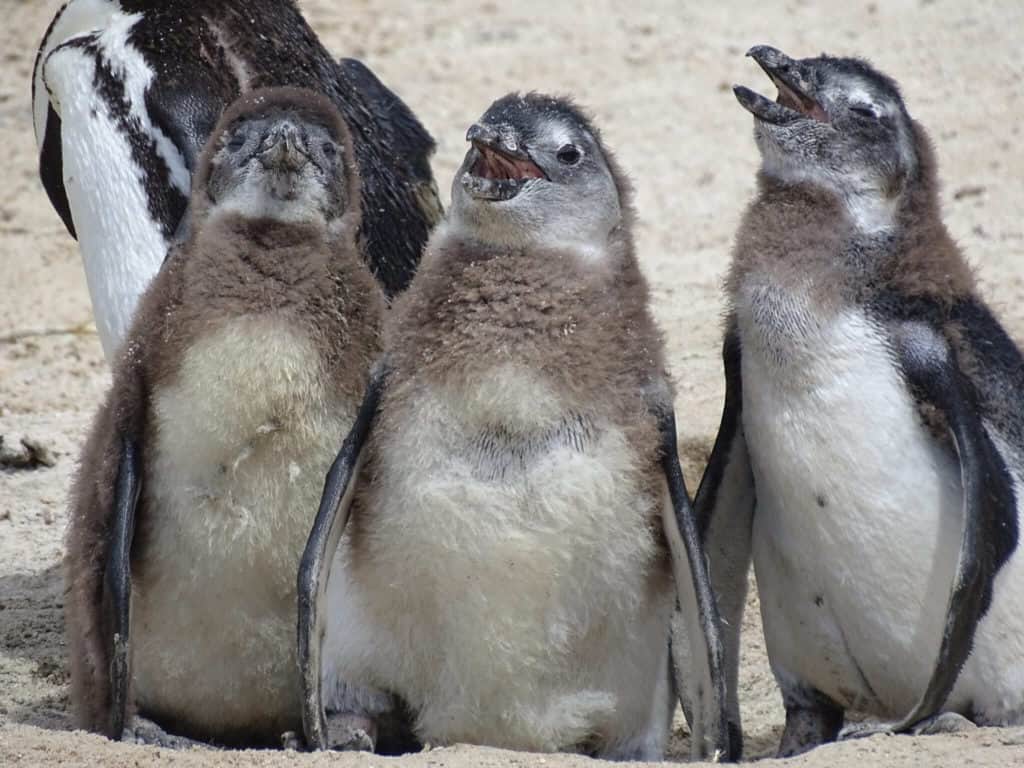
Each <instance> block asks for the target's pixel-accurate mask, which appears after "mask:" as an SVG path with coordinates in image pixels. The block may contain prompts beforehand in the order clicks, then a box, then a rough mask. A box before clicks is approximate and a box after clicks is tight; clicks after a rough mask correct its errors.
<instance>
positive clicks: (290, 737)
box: [281, 731, 306, 752]
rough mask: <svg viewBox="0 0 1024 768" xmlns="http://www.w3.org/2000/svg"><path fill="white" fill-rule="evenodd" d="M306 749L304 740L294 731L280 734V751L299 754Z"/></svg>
mask: <svg viewBox="0 0 1024 768" xmlns="http://www.w3.org/2000/svg"><path fill="white" fill-rule="evenodd" d="M305 748H306V740H305V739H303V738H302V737H301V736H299V734H297V733H296V732H295V731H285V732H284V733H282V734H281V749H284V750H289V749H290V750H292V751H294V752H299V751H301V750H304V749H305Z"/></svg>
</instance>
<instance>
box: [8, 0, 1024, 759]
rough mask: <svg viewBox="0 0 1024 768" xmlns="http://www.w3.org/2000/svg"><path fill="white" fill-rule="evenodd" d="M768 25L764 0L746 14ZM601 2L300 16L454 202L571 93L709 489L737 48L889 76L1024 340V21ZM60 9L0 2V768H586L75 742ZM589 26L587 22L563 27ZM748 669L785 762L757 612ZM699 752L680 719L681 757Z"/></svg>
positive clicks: (939, 751)
mask: <svg viewBox="0 0 1024 768" xmlns="http://www.w3.org/2000/svg"><path fill="white" fill-rule="evenodd" d="M751 5H753V4H751ZM824 5H825V4H818V5H815V4H812V3H810V2H805V1H804V0H787V1H786V2H780V1H779V0H770V1H767V2H759V3H757V4H756V10H751V9H750V8H748V7H746V4H744V3H739V2H732V1H730V0H718V2H715V3H711V4H700V7H697V6H698V4H695V3H690V4H685V6H684V5H683V4H681V3H678V2H667V1H666V2H653V1H650V0H646V1H644V2H635V3H630V4H629V7H628V8H624V7H620V6H619V5H616V4H613V3H610V2H607V0H599V1H597V2H590V3H588V4H587V5H586V10H584V9H583V5H582V4H568V3H554V2H550V1H549V0H548V1H546V2H539V1H537V0H528V1H527V2H519V3H507V4H503V3H496V2H484V3H479V4H478V3H473V2H469V0H447V1H446V2H440V1H439V2H431V3H426V2H422V3H415V4H413V3H401V2H397V0H388V1H387V2H384V1H378V2H373V3H371V2H369V1H368V0H350V1H349V2H344V3H342V2H330V1H329V0H316V1H315V2H314V1H313V0H309V1H308V2H305V3H303V7H304V9H305V11H306V13H307V15H308V18H309V19H310V21H311V23H312V24H313V26H314V27H315V28H316V29H317V31H318V32H319V33H320V35H321V36H322V38H323V40H324V42H325V44H326V45H327V46H328V47H329V48H330V49H331V50H333V51H335V52H336V53H338V54H339V55H347V56H357V57H360V58H362V59H363V60H364V61H366V62H367V63H368V64H369V65H370V66H371V67H372V68H373V69H374V70H375V71H376V72H377V73H378V75H379V76H380V77H381V78H382V79H383V80H384V81H385V82H386V83H388V84H389V85H390V86H391V87H392V88H394V89H395V90H396V91H397V92H398V93H400V94H401V96H402V97H403V98H404V99H405V100H406V101H407V102H408V103H409V105H410V106H411V107H412V108H413V110H414V111H416V113H417V114H418V115H419V116H420V118H421V119H422V120H423V122H424V123H425V125H426V126H427V127H428V128H429V129H430V131H431V132H432V133H433V135H434V136H435V137H436V139H437V142H438V150H437V154H436V157H435V162H434V170H435V173H436V176H437V179H438V181H439V184H440V185H441V187H442V189H443V190H444V194H445V197H447V187H448V185H449V183H450V180H451V178H452V175H453V172H454V170H455V168H456V167H457V165H458V163H459V161H460V160H461V157H462V154H463V152H464V143H463V136H464V133H465V130H466V127H467V126H468V125H469V124H470V122H472V120H473V119H474V118H476V117H477V116H478V115H479V114H480V113H481V112H482V111H483V110H484V109H485V108H486V106H487V105H488V104H489V103H490V102H491V101H492V100H493V99H494V98H496V97H497V96H500V95H502V94H504V93H505V92H507V91H509V90H513V89H539V90H546V91H553V92H559V93H571V94H574V95H575V96H576V97H577V98H578V99H579V100H580V101H581V102H582V103H583V104H585V105H587V106H589V107H590V108H591V109H592V111H593V112H594V114H595V115H596V117H597V120H598V121H599V125H600V126H601V127H602V129H603V131H604V134H605V137H606V139H607V141H608V143H609V144H610V145H611V146H612V147H613V148H615V149H616V150H617V152H618V155H619V157H620V159H621V161H622V163H623V165H624V166H625V167H626V169H628V171H629V172H630V173H631V175H632V177H633V179H634V181H635V183H636V187H637V193H638V196H637V202H638V207H639V211H640V226H639V231H638V249H639V253H640V256H641V260H642V263H643V267H644V270H645V271H646V273H647V275H648V276H649V278H650V280H651V283H652V285H653V287H654V296H655V305H656V312H657V317H658V320H659V321H660V323H661V325H662V326H663V328H664V330H665V332H666V335H667V338H668V345H669V359H670V360H671V365H672V368H673V373H674V375H675V377H676V379H677V381H678V383H679V396H678V401H677V403H676V405H677V410H678V414H679V421H680V428H681V431H682V436H683V443H682V446H683V449H684V450H683V454H684V456H683V459H684V463H685V465H686V472H687V478H688V481H689V482H690V486H691V488H695V487H696V482H697V479H698V478H699V476H700V472H701V471H702V469H703V462H704V459H705V457H706V455H707V452H708V450H709V448H710V444H711V441H712V440H713V438H714V431H715V428H716V426H717V423H718V418H719V415H720V409H721V398H722V373H721V363H720V358H719V351H718V350H719V337H720V314H721V291H720V281H721V277H722V274H723V272H724V270H725V268H726V265H727V263H728V257H729V248H730V243H731V240H732V236H733V232H734V230H735V227H736V224H737V221H738V218H739V216H740V213H741V211H742V209H743V206H744V204H745V202H746V201H747V200H748V199H749V197H750V194H751V190H752V187H753V180H754V172H755V170H756V166H757V152H756V149H755V147H754V144H753V141H752V139H751V120H750V117H749V115H747V114H746V113H744V112H743V111H742V110H741V109H740V108H739V107H738V106H737V104H736V103H735V100H734V99H733V96H732V94H731V93H730V85H731V84H732V83H734V82H742V83H746V84H749V85H751V86H752V87H755V88H765V89H767V90H769V91H770V88H769V87H768V86H767V85H766V80H765V79H764V78H763V76H762V75H761V74H760V72H759V70H758V69H757V67H756V66H755V65H754V64H753V63H752V62H751V61H749V60H747V59H744V57H743V52H744V51H745V50H746V49H747V48H748V47H749V46H750V45H753V44H756V43H770V44H773V45H776V46H778V47H779V48H781V49H783V50H785V51H787V52H789V53H792V54H794V55H812V54H815V53H818V52H820V51H822V50H825V51H828V52H830V53H835V54H857V55H863V56H867V57H869V58H871V59H872V60H873V61H874V62H875V63H876V64H878V65H879V66H880V67H881V68H883V69H884V70H885V71H887V72H889V73H890V74H892V75H893V76H895V77H896V78H897V79H898V80H899V81H900V83H901V84H902V87H903V90H904V93H905V96H906V100H907V103H908V105H909V108H910V111H911V113H912V114H913V115H914V116H915V117H917V118H918V119H919V120H921V121H922V122H923V123H924V124H925V125H926V126H927V127H928V128H929V129H930V131H931V134H932V136H933V138H934V140H935V142H936V145H937V149H938V156H939V160H940V169H941V175H942V178H943V179H944V180H945V187H944V192H943V202H944V209H945V215H946V221H947V223H948V225H949V227H950V229H951V230H952V232H953V234H954V236H955V237H956V238H957V240H958V241H959V242H960V243H961V244H962V245H963V247H964V249H965V251H966V252H967V253H968V255H969V257H970V259H971V261H972V262H973V263H974V264H975V265H976V267H977V269H978V273H979V276H980V279H981V284H982V287H983V290H984V293H985V295H986V297H987V298H988V299H989V301H990V302H991V303H992V305H993V306H994V307H995V309H996V311H997V312H998V314H999V315H1000V317H1001V318H1002V319H1003V321H1004V322H1005V323H1006V325H1007V327H1008V328H1009V330H1010V332H1011V333H1012V334H1013V335H1014V336H1015V337H1016V338H1018V339H1024V284H1022V275H1024V269H1022V267H1021V258H1022V257H1024V221H1022V218H1021V212H1022V211H1024V184H1022V183H1021V179H1022V178H1024V154H1022V153H1021V152H1020V145H1021V141H1022V139H1024V137H1022V135H1021V127H1020V122H1021V118H1022V117H1024V67H1022V63H1021V62H1022V59H1021V55H1020V42H1021V30H1022V29H1024V4H1022V3H1019V2H1016V1H1015V0H1006V1H1005V2H1001V3H1000V2H973V3H961V2H957V1H956V0H920V1H919V2H918V1H913V2H911V1H910V0H900V1H897V2H884V3H882V2H877V3H875V2H862V3H836V4H835V7H834V8H831V7H824ZM57 6H58V3H57V2H55V0H46V1H45V2H42V1H40V2H36V1H33V0H3V3H2V4H0V11H2V13H3V15H4V17H5V18H4V21H3V23H0V61H2V63H0V146H2V147H3V157H4V159H5V161H6V167H4V168H3V170H2V173H0V436H2V437H3V440H4V446H3V448H2V450H3V451H7V450H9V449H12V448H14V449H19V448H20V446H19V441H20V439H21V437H23V436H25V437H27V438H29V439H30V440H34V441H36V442H37V443H39V444H41V445H42V446H43V447H44V448H46V449H48V450H49V451H50V452H51V453H52V455H53V458H54V459H55V464H54V466H52V467H47V466H41V467H39V468H37V469H21V470H0V765H41V764H60V765H89V766H95V765H109V766H149V765H155V764H157V763H158V762H160V763H162V762H174V763H175V764H177V765H181V766H200V765H201V766H229V765H243V764H244V765H261V766H262V765H268V766H269V765H285V764H288V765H300V764H301V765H310V766H312V765H327V764H332V765H358V766H380V765H384V764H394V765H396V766H403V767H404V766H409V767H410V768H412V767H413V766H448V767H449V768H468V767H469V766H478V765H479V766H505V765H518V766H540V765H544V766H551V767H552V768H559V767H561V766H576V765H583V764H584V763H585V762H586V759H585V758H580V757H574V756H556V755H544V756H541V755H530V754H522V753H510V752H502V751H496V750H491V749H482V748H477V747H468V746H457V747H452V748H447V749H438V750H432V751H429V752H425V753H422V754H419V755H411V756H407V757H404V758H400V759H393V760H385V759H383V758H379V757H374V756H371V755H365V754H359V755H344V756H340V755H298V754H295V753H275V752H263V753H238V752H218V751H213V750H199V751H191V752H186V753H171V752H168V751H167V750H157V749H153V748H149V747H138V746H128V745H121V744H115V743H112V742H109V741H107V740H105V739H103V738H101V737H97V736H93V735H87V734H84V733H80V732H72V731H71V730H70V728H71V724H70V719H69V715H68V697H67V683H68V671H67V662H66V659H65V644H64V640H63V622H62V618H61V603H62V599H63V596H62V586H61V576H60V569H59V560H60V556H61V551H62V533H63V530H64V526H65V524H66V519H67V515H66V510H65V507H66V494H67V488H68V484H69V479H70V476H71V473H72V471H73V468H74V464H75V461H76V456H77V453H78V451H79V449H80V447H81V444H82V441H83V438H84V433H85V430H86V428H87V426H88V423H89V420H90V418H91V415H92V413H93V412H94V410H95V409H96V407H97V405H98V402H99V399H100V397H101V396H102V394H103V392H104V391H105V389H106V387H107V386H108V385H109V372H108V369H107V365H106V363H105V362H104V360H103V356H102V353H101V350H100V345H99V341H98V338H97V337H96V334H95V329H94V328H93V326H92V324H91V321H92V315H91V309H90V305H89V297H88V293H87V291H86V287H85V280H84V275H83V272H82V267H81V261H80V257H79V255H78V252H77V249H76V245H75V243H74V241H73V240H72V239H71V238H70V237H69V236H68V235H67V233H66V232H65V230H64V228H63V226H62V225H61V223H60V220H59V219H58V217H57V215H56V213H54V211H53V210H52V209H51V207H50V205H49V203H48V201H47V199H46V196H45V194H44V193H43V190H42V187H41V186H40V184H39V181H38V178H37V175H36V150H35V143H34V140H33V136H32V126H31V115H30V105H29V84H30V76H31V68H32V62H33V57H34V56H35V51H36V44H37V41H38V40H39V38H40V37H41V36H42V34H43V31H44V29H45V28H46V25H47V24H48V23H49V21H50V18H51V16H52V14H53V12H54V11H55V9H56V8H57ZM570 6H576V7H570ZM744 642H745V649H744V657H743V668H742V672H741V696H742V701H743V715H744V729H745V733H746V738H747V745H748V754H750V755H751V756H759V755H766V754H770V753H771V751H772V749H773V747H774V745H775V743H776V742H777V739H778V735H779V733H780V731H781V726H782V720H783V713H782V707H781V702H780V699H779V695H778V692H777V689H776V688H775V685H774V682H773V680H772V677H771V673H770V671H769V669H768V665H767V659H766V656H765V653H764V647H763V641H762V640H761V631H760V620H759V614H758V607H757V601H756V594H754V593H753V592H752V594H751V601H750V610H749V611H748V613H747V619H746V623H745V625H744ZM1021 743H1022V737H1021V733H1020V732H1018V731H1016V730H1006V731H998V730H991V729H978V730H975V731H972V732H970V733H968V734H966V735H955V736H932V737H922V738H915V737H909V736H900V737H885V736H879V737H874V738H871V739H867V740H860V741H854V742H847V743H842V744H836V745H830V746H827V747H823V748H820V749H818V750H815V751H813V752H811V753H809V754H808V755H806V756H803V757H801V758H798V759H795V760H792V761H790V763H791V764H793V765H807V766H858V768H865V767H866V766H883V765H884V766H890V765H891V766H904V765H907V766H909V765H923V764H924V765H957V766H959V765H966V764H973V765H979V766H997V765H998V766H1002V765H1008V764H1011V763H1014V762H1017V763H1021V764H1024V746H1021ZM686 754H687V746H686V740H685V728H684V726H683V725H682V720H681V718H680V717H677V725H676V733H675V735H674V737H673V742H672V749H671V751H670V758H671V759H675V760H678V759H683V758H685V756H686Z"/></svg>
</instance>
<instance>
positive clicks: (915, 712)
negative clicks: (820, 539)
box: [893, 322, 1015, 732]
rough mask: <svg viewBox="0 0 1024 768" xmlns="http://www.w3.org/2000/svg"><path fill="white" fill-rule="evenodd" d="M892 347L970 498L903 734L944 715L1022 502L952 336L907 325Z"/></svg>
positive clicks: (902, 724) (898, 332)
mask: <svg viewBox="0 0 1024 768" xmlns="http://www.w3.org/2000/svg"><path fill="white" fill-rule="evenodd" d="M893 347H894V351H895V353H896V355H897V357H898V360H899V363H900V365H901V367H902V370H903V374H904V376H905V377H906V380H907V382H908V384H909V385H910V386H911V388H912V389H913V391H914V393H915V394H916V395H917V397H919V398H920V399H921V400H923V401H924V402H926V403H928V404H930V405H931V406H933V407H934V408H935V409H936V410H938V411H939V412H940V413H942V415H943V416H944V417H945V420H946V424H947V425H948V429H949V432H950V434H951V436H952V438H953V440H954V442H955V445H956V452H957V455H958V456H959V459H960V479H961V485H962V486H963V498H964V506H963V514H964V523H963V533H962V537H961V540H960V552H959V555H958V558H957V568H956V576H955V578H954V580H953V584H952V588H951V591H950V596H949V602H948V604H947V608H946V621H945V627H944V630H943V633H942V642H941V644H940V646H939V655H938V658H937V659H936V662H935V668H934V671H933V672H932V676H931V679H930V680H929V681H928V686H927V688H926V689H925V691H924V693H923V694H922V696H921V698H920V699H919V700H918V703H917V704H916V706H915V707H914V708H913V709H912V710H911V712H910V713H909V714H908V715H907V716H906V717H905V718H904V719H903V720H901V721H900V722H899V723H897V724H896V725H895V726H893V730H894V731H896V732H904V731H908V730H910V729H911V728H913V726H914V725H916V724H917V723H919V722H920V721H922V720H924V719H927V718H929V717H932V716H934V715H936V714H938V713H939V711H940V710H941V708H942V707H943V705H944V704H945V702H946V699H947V698H948V697H949V694H950V693H951V692H952V690H953V686H954V685H955V684H956V680H957V677H958V676H959V674H960V670H961V669H962V668H963V666H964V663H965V662H966V661H967V658H968V656H970V653H971V647H972V644H973V642H974V631H975V629H976V627H977V625H978V622H979V620H980V619H981V617H982V615H983V614H984V613H985V610H986V609H987V607H988V603H989V602H990V599H991V596H990V593H989V590H990V587H991V583H992V579H993V578H994V576H995V571H996V569H997V568H998V567H999V565H1000V559H999V557H998V553H999V552H1000V550H1001V546H1000V542H999V535H1000V520H1001V519H1003V518H1004V517H1005V510H1006V509H1008V508H1013V506H1014V504H1015V499H1014V493H1013V486H1012V481H1011V479H1010V476H1009V474H1008V472H1007V469H1006V466H1005V464H1004V463H1003V460H1002V458H1001V457H1000V455H999V452H998V450H997V449H996V447H995V446H994V445H993V443H992V440H991V439H990V437H989V436H988V434H987V432H986V430H985V427H984V425H983V423H982V420H981V417H980V415H979V410H980V409H979V405H978V397H977V392H976V391H975V388H974V386H973V384H972V383H971V381H970V380H969V379H968V378H967V377H966V376H964V375H963V373H962V372H961V371H960V369H959V367H958V362H957V360H956V357H955V355H954V353H953V351H952V349H951V348H950V345H949V344H948V342H947V341H946V340H945V338H944V337H942V336H941V335H940V334H939V333H937V332H936V331H935V330H934V329H933V328H932V327H931V326H930V325H928V324H926V323H923V322H905V323H902V324H900V325H898V326H897V327H896V328H895V329H894V335H893Z"/></svg>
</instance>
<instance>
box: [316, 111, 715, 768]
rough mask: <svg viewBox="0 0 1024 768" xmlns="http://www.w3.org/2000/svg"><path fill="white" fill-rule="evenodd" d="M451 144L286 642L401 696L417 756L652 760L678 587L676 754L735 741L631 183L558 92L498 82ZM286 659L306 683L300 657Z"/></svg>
mask: <svg viewBox="0 0 1024 768" xmlns="http://www.w3.org/2000/svg"><path fill="white" fill-rule="evenodd" d="M467 138H468V140H469V142H470V143H471V147H470V149H469V151H468V153H467V155H466V158H465V161H464V162H463V164H462V167H461V168H460V169H459V171H458V173H457V174H456V177H455V181H454V183H453V188H452V206H451V210H450V213H449V216H448V218H447V220H446V221H445V222H443V223H442V224H441V225H440V226H439V229H438V230H437V232H436V233H435V235H434V236H433V237H432V239H431V241H430V245H429V247H428V249H427V251H426V253H425V255H424V259H423V262H422V266H421V269H420V271H419V273H418V274H417V277H416V278H415V280H414V281H413V284H412V286H410V289H409V292H408V294H407V295H405V296H403V297H402V299H401V300H400V301H399V302H397V304H396V306H395V309H394V312H393V317H392V318H391V320H390V324H389V331H388V336H387V344H386V346H387V348H388V357H387V359H386V363H385V364H384V365H383V366H382V367H381V368H380V369H379V375H378V376H377V377H376V379H375V380H374V381H373V383H372V384H371V387H370V390H369V392H368V395H367V399H366V401H365V402H364V413H365V414H367V418H366V420H365V421H361V422H359V429H356V430H353V432H352V433H351V434H350V436H349V439H348V440H347V441H346V443H345V446H344V447H343V449H342V452H341V454H340V455H339V458H338V462H337V463H336V465H335V469H336V471H335V472H333V473H332V477H331V478H330V479H329V481H328V485H327V489H326V492H325V495H324V500H323V506H322V507H321V510H320V516H319V517H318V520H317V524H316V526H315V528H314V532H313V536H312V537H311V538H310V541H309V544H308V546H307V550H306V555H305V557H304V560H303V567H302V573H301V575H300V593H301V594H300V596H305V597H304V600H305V605H306V606H307V607H308V610H309V613H308V614H307V615H306V616H305V617H303V614H302V612H301V611H300V632H302V631H305V632H307V633H308V634H309V635H310V636H311V638H312V640H311V641H310V643H309V645H310V647H311V648H312V649H313V652H314V653H320V646H319V638H320V637H321V633H323V637H324V639H323V650H322V658H323V662H322V668H323V669H322V678H323V685H324V686H325V688H327V689H328V690H329V689H330V687H331V685H332V682H331V681H333V680H335V679H337V678H342V679H345V680H350V681H354V682H357V683H360V684H363V685H367V686H372V687H377V688H383V689H385V690H390V691H394V692H395V693H396V694H398V695H399V696H401V697H402V698H403V699H404V700H405V701H407V702H408V705H409V707H410V710H411V712H412V714H413V716H414V718H415V732H416V734H417V736H419V738H420V739H422V740H424V741H427V742H430V743H432V744H452V743H455V742H471V743H476V744H488V745H493V746H500V747H508V748H514V749H523V750H532V751H554V750H566V751H581V752H586V753H589V754H594V755H598V756H601V757H605V758H616V759H658V758H659V757H660V756H661V755H662V752H663V749H664V745H665V741H666V739H667V736H668V731H669V724H670V720H671V716H672V712H673V710H674V699H673V697H672V693H671V688H672V682H671V679H670V673H669V634H670V621H671V618H672V614H673V609H674V607H675V605H676V601H677V594H678V599H679V602H680V604H681V606H682V610H683V613H684V617H685V622H684V626H685V627H686V633H685V635H686V636H685V637H682V638H680V643H679V644H678V645H676V646H675V647H676V648H677V649H679V650H683V649H685V650H687V651H688V654H687V657H686V661H685V665H681V666H680V667H679V669H678V671H679V672H680V673H681V675H680V682H681V683H682V684H683V686H684V690H683V694H684V699H685V700H686V702H687V710H688V712H689V713H690V714H691V716H692V719H693V722H694V724H695V738H694V749H695V751H696V752H697V753H704V752H705V751H707V752H708V753H716V752H717V753H718V754H719V755H725V754H730V749H729V737H730V733H729V728H728V727H727V725H726V723H725V722H724V711H725V710H724V696H725V683H724V678H723V676H722V675H721V674H720V666H721V648H720V645H719V643H718V640H717V637H718V621H717V614H716V613H715V607H714V603H713V600H712V597H711V591H710V583H709V581H708V578H707V574H706V570H705V564H704V557H703V555H702V554H701V551H700V546H699V541H698V537H697V530H696V523H695V520H694V518H693V517H692V515H691V510H690V506H689V501H688V497H687V493H686V489H685V487H684V485H683V479H682V474H681V472H680V468H679V460H678V457H677V453H676V433H675V421H674V412H673V393H672V387H671V384H670V382H669V380H668V376H667V374H666V372H665V363H664V352H663V342H662V337H661V334H660V333H659V331H658V329H657V328H656V326H655V324H654V321H653V319H652V317H651V313H650V308H649V295H648V288H647V283H646V281H645V280H644V278H643V275H642V274H641V272H640V269H639V266H638V264H637V260H636V257H635V255H634V250H633V232H632V229H633V223H634V214H633V209H632V202H631V191H630V188H629V185H628V183H627V181H626V179H625V177H624V175H623V174H622V172H621V170H620V169H619V168H618V166H617V164H616V163H615V160H614V158H613V157H612V156H611V154H610V153H609V151H608V150H607V148H606V147H605V146H604V144H603V142H602V141H601V138H600V135H599V134H598V132H597V130H596V129H595V128H594V127H593V124H592V123H591V121H590V120H589V119H588V118H586V117H585V116H584V115H583V114H582V113H581V112H580V110H579V109H577V108H576V107H575V106H573V105H572V104H571V103H570V102H568V101H567V100H564V99H557V98H552V97H549V96H543V95H539V94H529V95H526V96H520V95H515V94H513V95H509V96H506V97H504V98H502V99H499V100H498V101H497V102H495V103H494V104H493V105H492V106H491V107H490V109H488V110H487V112H486V113H485V114H484V116H483V117H482V118H481V119H480V121H479V123H477V124H476V125H474V126H473V127H472V128H470V129H469V132H468V134H467ZM374 417H375V418H374ZM360 456H363V457H365V461H366V466H365V469H364V470H363V471H362V478H361V481H360V483H359V490H358V491H357V497H356V500H355V502H354V503H353V504H352V505H351V510H350V508H349V507H348V506H347V505H346V503H345V502H344V498H345V495H346V492H349V493H350V489H351V483H352V482H354V480H353V471H354V470H353V468H354V465H355V462H356V461H357V460H358V458H359V457H360ZM349 517H351V519H350V520H349ZM346 522H347V523H348V526H347V530H346V531H345V535H344V537H343V538H342V536H341V533H340V531H341V530H342V529H344V528H345V525H346ZM339 540H340V542H341V546H340V548H338V549H337V554H336V556H335V547H336V544H337V542H338V541H339ZM332 559H333V560H335V561H336V562H335V563H334V567H333V570H331V561H332ZM328 573H329V574H330V580H329V581H328V578H327V577H328ZM325 584H326V587H325ZM324 590H325V592H324ZM302 663H303V665H304V669H307V671H306V675H307V680H309V679H314V680H315V676H314V675H313V673H312V669H314V668H315V665H316V663H319V658H313V659H311V660H310V661H309V662H307V660H305V659H304V660H303V661H302ZM315 684H317V683H315ZM319 698H320V696H319V693H318V692H316V691H314V692H313V695H307V696H306V699H305V701H306V704H307V707H309V709H308V710H307V713H306V725H307V733H310V732H311V731H312V736H311V737H310V739H309V740H310V741H311V742H313V743H316V742H317V733H318V732H319V731H321V730H322V728H323V726H322V720H323V718H322V714H321V712H320V709H319V707H320V701H319ZM328 703H331V702H330V701H328Z"/></svg>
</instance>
